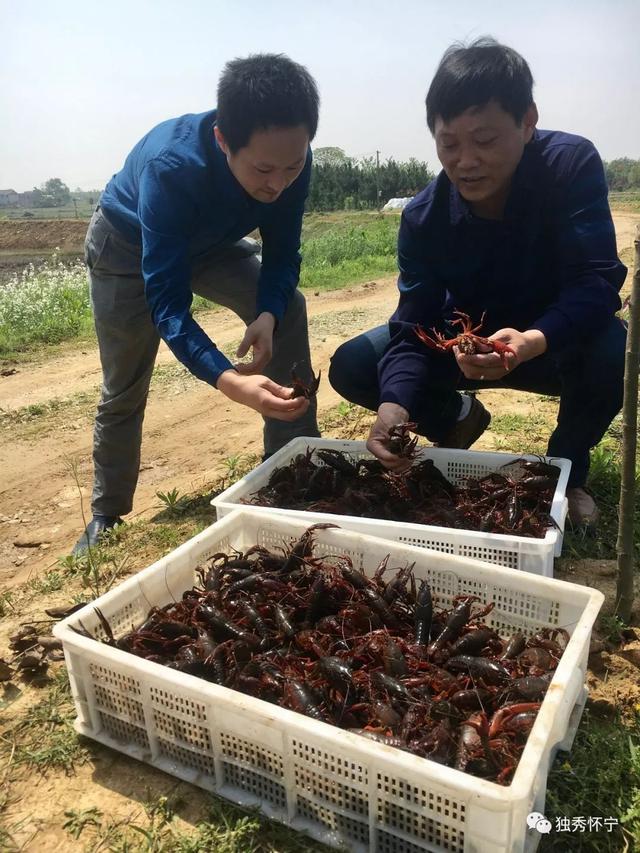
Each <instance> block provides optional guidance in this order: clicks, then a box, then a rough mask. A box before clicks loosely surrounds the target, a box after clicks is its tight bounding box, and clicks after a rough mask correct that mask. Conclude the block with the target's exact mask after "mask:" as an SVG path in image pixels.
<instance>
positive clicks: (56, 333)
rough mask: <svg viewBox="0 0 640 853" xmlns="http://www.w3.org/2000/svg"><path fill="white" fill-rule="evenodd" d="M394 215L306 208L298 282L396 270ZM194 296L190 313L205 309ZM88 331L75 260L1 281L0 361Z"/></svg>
mask: <svg viewBox="0 0 640 853" xmlns="http://www.w3.org/2000/svg"><path fill="white" fill-rule="evenodd" d="M398 222H399V219H398V216H395V215H390V216H387V215H382V214H357V213H356V214H348V213H345V214H311V215H310V216H306V217H305V219H304V230H303V242H302V256H303V267H302V275H301V280H300V286H301V287H302V288H306V289H309V290H314V291H315V290H324V289H334V288H339V287H343V286H344V285H345V284H347V283H356V282H361V281H366V280H367V279H370V278H374V277H376V276H380V275H389V274H391V273H393V272H394V270H395V269H396V260H395V251H396V238H397V229H398ZM211 307H212V306H211V303H210V302H208V301H207V300H205V299H203V298H202V297H195V299H194V302H193V311H194V313H197V312H198V311H201V310H203V309H207V310H210V309H211ZM93 337H94V329H93V320H92V315H91V305H90V300H89V287H88V283H87V277H86V271H85V268H84V265H83V264H82V262H81V261H77V260H73V261H68V260H64V259H62V258H61V257H59V256H58V255H56V254H54V255H53V256H52V257H51V258H49V259H47V260H45V261H43V262H42V263H41V264H39V265H37V266H34V265H29V266H27V267H26V268H25V269H24V270H23V272H22V274H21V275H14V276H13V278H12V279H11V280H10V281H9V282H8V283H7V284H6V285H4V286H2V287H0V360H1V359H2V358H5V359H7V358H15V357H17V356H19V355H20V353H29V352H31V351H33V350H36V349H38V350H40V349H41V348H42V347H43V346H47V345H51V344H59V343H60V342H62V341H70V340H74V339H92V338H93Z"/></svg>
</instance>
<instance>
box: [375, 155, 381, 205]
mask: <svg viewBox="0 0 640 853" xmlns="http://www.w3.org/2000/svg"><path fill="white" fill-rule="evenodd" d="M376 209H377V210H379V209H380V152H379V151H378V150H377V149H376Z"/></svg>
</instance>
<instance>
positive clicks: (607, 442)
mask: <svg viewBox="0 0 640 853" xmlns="http://www.w3.org/2000/svg"><path fill="white" fill-rule="evenodd" d="M617 431H618V430H617V420H616V421H614V423H613V424H612V426H611V427H610V429H609V432H608V433H607V435H606V436H605V438H604V439H603V440H602V442H601V443H600V444H599V445H598V447H596V448H595V449H594V450H592V451H591V468H590V471H589V481H588V485H589V488H590V489H591V490H592V491H593V494H594V497H595V500H596V502H597V504H598V507H599V509H600V512H601V518H600V521H599V523H598V534H597V536H585V535H583V534H579V533H574V532H573V531H571V529H567V530H566V532H565V538H564V543H563V551H564V554H565V555H566V556H571V557H574V558H576V559H585V558H591V559H602V560H615V559H616V539H617V536H618V501H619V500H620V459H619V452H620V449H619V448H620V443H619V442H620V439H619V437H617ZM636 495H639V496H640V467H638V468H637V469H636ZM634 549H635V554H636V565H640V500H638V499H636V504H635V521H634Z"/></svg>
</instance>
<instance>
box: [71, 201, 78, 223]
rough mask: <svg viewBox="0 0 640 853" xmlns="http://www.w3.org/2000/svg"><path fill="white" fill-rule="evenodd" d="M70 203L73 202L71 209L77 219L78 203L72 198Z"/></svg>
mask: <svg viewBox="0 0 640 853" xmlns="http://www.w3.org/2000/svg"><path fill="white" fill-rule="evenodd" d="M72 201H73V209H74V210H75V212H76V219H77V218H78V202H77V201H76V200H75V198H73V199H72Z"/></svg>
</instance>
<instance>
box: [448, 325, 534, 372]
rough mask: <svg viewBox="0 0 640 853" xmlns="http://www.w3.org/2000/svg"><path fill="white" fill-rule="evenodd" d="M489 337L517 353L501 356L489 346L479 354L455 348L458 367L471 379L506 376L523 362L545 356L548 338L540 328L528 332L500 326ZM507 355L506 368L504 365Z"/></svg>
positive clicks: (482, 348)
mask: <svg viewBox="0 0 640 853" xmlns="http://www.w3.org/2000/svg"><path fill="white" fill-rule="evenodd" d="M487 340H489V341H500V342H501V343H503V344H506V345H507V346H509V347H510V348H511V349H512V350H513V352H512V353H510V352H506V353H504V354H503V355H500V354H499V353H497V352H491V351H490V349H489V347H485V346H483V347H481V350H483V351H481V352H478V353H476V354H475V355H465V353H463V352H460V350H459V348H458V347H454V348H453V352H454V354H455V357H456V361H457V362H458V367H459V368H460V370H461V371H462V373H463V374H464V375H465V376H466V377H467V379H476V380H478V379H479V380H481V381H485V382H491V381H496V380H498V379H502V377H503V376H506V375H507V373H510V372H511V371H512V370H514V369H515V368H516V367H517V366H518V365H519V364H522V363H523V362H525V361H530V360H531V359H532V358H536V357H537V356H539V355H542V353H543V352H545V350H546V349H547V341H546V338H545V336H544V334H543V333H542V332H541V331H539V330H538V329H529V330H528V331H527V332H519V331H518V330H517V329H500V330H499V331H497V332H495V333H494V334H493V335H491V336H490V337H489V338H487ZM503 358H504V361H505V362H506V365H507V366H506V367H505V366H504V364H503Z"/></svg>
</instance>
